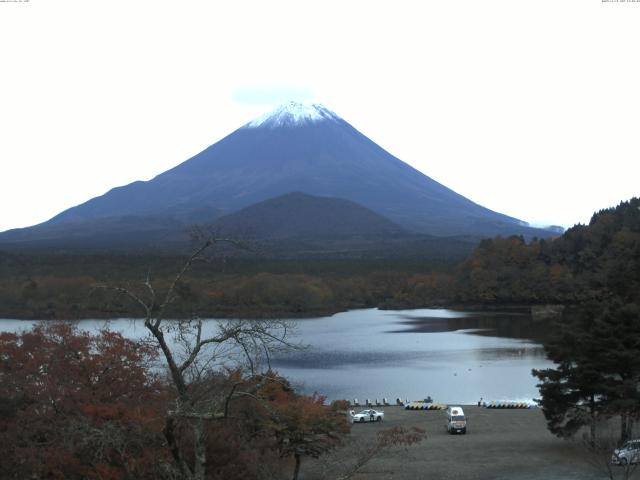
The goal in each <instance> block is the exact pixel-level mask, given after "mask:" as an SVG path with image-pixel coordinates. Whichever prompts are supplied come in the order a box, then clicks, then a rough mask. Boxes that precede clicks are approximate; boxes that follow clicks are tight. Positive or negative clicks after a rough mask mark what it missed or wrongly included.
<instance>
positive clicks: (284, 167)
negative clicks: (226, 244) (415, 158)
mask: <svg viewBox="0 0 640 480" xmlns="http://www.w3.org/2000/svg"><path fill="white" fill-rule="evenodd" d="M291 192H301V193H303V194H307V195H312V196H315V197H320V198H321V199H322V198H332V199H342V200H346V201H349V202H353V203H355V204H358V205H359V206H361V207H364V209H363V210H367V209H368V210H370V211H372V212H373V213H375V214H377V215H378V216H382V217H385V218H386V219H388V220H390V221H391V222H393V224H394V225H398V226H399V227H401V229H402V230H403V231H406V232H411V233H412V234H427V235H432V236H472V237H486V236H495V235H499V234H500V235H509V234H522V235H525V236H549V235H552V232H550V231H546V230H539V229H534V228H531V227H529V226H528V225H527V224H526V223H525V222H522V221H521V220H518V219H515V218H512V217H509V216H506V215H503V214H500V213H497V212H494V211H492V210H489V209H487V208H484V207H482V206H480V205H478V204H476V203H474V202H472V201H471V200H469V199H467V198H465V197H463V196H462V195H459V194H458V193H456V192H454V191H453V190H451V189H449V188H447V187H445V186H444V185H442V184H440V183H438V182H436V181H434V180H433V179H431V178H429V177H428V176H426V175H425V174H423V173H421V172H419V171H418V170H416V169H414V168H413V167H411V166H409V165H408V164H406V163H404V162H402V161H401V160H399V159H398V158H396V157H394V156H393V155H391V154H390V153H388V152H387V151H385V150H384V149H382V148H381V147H380V146H378V145H377V144H376V143H374V142H373V141H371V140H370V139H369V138H367V137H366V136H365V135H363V134H362V133H360V132H359V131H357V130H356V129H355V128H354V127H352V126H351V125H350V124H349V123H347V122H346V121H345V120H343V119H342V118H340V117H339V116H338V115H336V114H335V113H334V112H332V111H331V110H329V109H327V108H326V107H324V106H322V105H319V104H311V105H307V104H300V103H295V102H290V103H287V104H285V105H282V106H280V107H278V108H276V109H275V110H274V111H273V112H270V113H268V114H266V115H264V116H262V117H260V118H257V119H255V120H253V121H251V122H249V123H247V124H246V125H244V126H242V127H241V128H239V129H237V130H236V131H234V132H233V133H231V134H230V135H228V136H227V137H225V138H223V139H222V140H220V141H219V142H217V143H215V144H214V145H211V146H210V147H208V148H207V149H205V150H203V151H202V152H200V153H199V154H197V155H195V156H194V157H192V158H190V159H189V160H187V161H185V162H183V163H181V164H179V165H177V166H176V167H174V168H172V169H170V170H168V171H166V172H164V173H161V174H160V175H158V176H156V177H155V178H153V179H152V180H149V181H137V182H133V183H131V184H129V185H125V186H121V187H116V188H114V189H112V190H110V191H109V192H107V193H106V194H104V195H102V196H99V197H96V198H93V199H91V200H88V201H87V202H85V203H83V204H81V205H78V206H76V207H73V208H70V209H68V210H65V211H63V212H61V213H60V214H58V215H56V216H55V217H53V218H52V219H50V220H49V221H47V222H44V223H42V224H39V225H36V226H33V227H28V228H24V229H16V230H9V231H7V232H4V233H2V234H0V243H5V244H6V243H12V244H30V245H43V246H44V245H70V244H73V245H79V244H83V243H86V244H92V245H96V244H97V243H99V244H104V246H109V245H110V244H111V243H112V242H111V240H113V241H114V242H116V243H122V244H131V245H134V244H135V245H138V246H145V245H151V244H154V245H157V244H162V243H163V242H164V241H165V240H166V239H168V238H172V239H175V238H177V237H179V235H178V233H177V232H182V231H184V230H185V228H186V227H188V226H189V225H192V224H211V223H213V222H215V221H216V220H217V219H219V218H220V217H223V216H226V215H229V214H232V213H234V212H238V211H239V210H241V209H244V208H246V207H249V206H251V205H254V204H256V203H258V202H264V201H265V200H268V199H272V198H275V197H279V196H282V195H286V194H288V193H291ZM329 203H330V202H329ZM330 205H335V204H334V203H330ZM327 208H330V206H327ZM339 210H340V209H337V210H336V209H335V208H334V211H333V214H335V215H338V214H339ZM292 223H293V224H295V222H292ZM110 239H111V240H110Z"/></svg>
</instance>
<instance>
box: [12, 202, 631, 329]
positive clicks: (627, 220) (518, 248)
mask: <svg viewBox="0 0 640 480" xmlns="http://www.w3.org/2000/svg"><path fill="white" fill-rule="evenodd" d="M638 205H639V200H638V199H637V198H634V199H632V200H630V201H627V202H622V203H621V204H620V205H619V206H617V207H615V208H610V209H606V210H602V211H599V212H596V213H595V214H594V215H593V217H592V219H591V221H590V223H589V225H576V226H574V227H573V228H571V229H569V230H568V231H567V232H565V234H564V235H562V236H559V237H557V238H554V239H532V240H530V241H528V242H527V241H525V239H524V238H522V237H519V236H512V237H496V238H493V239H485V240H483V241H481V242H480V243H479V245H478V246H477V247H476V248H475V250H473V252H472V253H471V254H470V255H468V256H467V257H466V258H460V257H455V256H454V257H446V258H444V259H438V258H434V257H433V256H432V255H429V256H418V257H385V258H371V257H366V258H346V259H345V258H342V259H341V258H336V259H332V258H315V259H274V258H260V257H257V258H251V257H243V256H233V255H232V254H228V252H229V249H226V250H224V251H225V254H224V255H220V254H219V253H218V252H216V250H215V249H213V250H212V254H211V255H210V256H207V258H206V259H203V261H201V262H200V263H198V264H197V265H194V266H193V268H192V269H191V270H190V272H189V273H188V275H186V276H185V277H184V278H183V279H182V281H181V283H180V284H179V285H178V288H177V291H178V297H179V298H178V300H177V301H176V302H175V303H174V304H173V305H172V312H171V313H172V315H173V316H174V317H185V318H186V317H189V316H192V315H198V316H202V317H229V316H245V317H278V316H280V317H296V316H314V315H320V314H328V313H333V312H337V311H341V310H346V309H351V308H363V307H379V308H415V307H428V306H456V305H459V306H483V305H486V306H496V305H500V306H505V305H525V306H529V305H544V304H561V305H576V304H579V303H580V302H583V301H585V300H586V299H594V298H595V299H599V298H603V297H606V296H607V295H608V291H609V288H610V287H612V288H615V289H616V291H618V292H620V294H621V295H622V296H623V297H624V298H625V299H627V300H630V301H631V300H634V301H635V300H637V296H638V295H639V293H638V292H640V289H639V288H638V283H639V280H638V278H639V274H638V269H639V268H640V267H639V265H640V261H639V248H640V247H639V245H640V240H639V236H640V233H639V231H640V226H639V225H640V220H639V218H638V217H639V215H640V211H639V210H638ZM183 258H184V257H181V256H178V255H175V254H165V255H148V254H147V255H141V254H139V255H135V254H113V253H93V254H70V253H51V252H39V253H38V252H32V253H15V252H11V253H9V252H4V253H0V267H1V270H0V272H1V273H0V316H3V317H5V318H33V319H73V318H87V317H93V318H96V317H123V316H131V315H134V314H135V312H134V311H132V310H131V305H129V304H128V303H127V302H121V301H119V300H118V299H117V298H116V299H114V298H113V297H107V296H105V295H104V294H103V292H101V291H99V290H96V288H95V287H96V285H129V286H131V287H135V286H136V285H138V286H140V285H141V284H142V283H143V281H144V279H145V278H147V277H150V278H152V279H153V280H154V281H156V282H159V283H160V284H164V285H167V284H168V282H169V281H170V278H171V275H172V274H173V272H174V271H175V270H176V268H178V266H179V265H180V264H181V262H182V261H183Z"/></svg>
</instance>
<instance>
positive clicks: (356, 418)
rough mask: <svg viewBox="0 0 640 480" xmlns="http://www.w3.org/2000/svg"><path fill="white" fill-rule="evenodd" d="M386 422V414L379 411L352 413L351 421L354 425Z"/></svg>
mask: <svg viewBox="0 0 640 480" xmlns="http://www.w3.org/2000/svg"><path fill="white" fill-rule="evenodd" d="M382 420H384V412H379V411H378V410H362V411H361V412H360V413H354V412H351V421H352V422H353V423H356V422H358V423H363V422H381V421H382Z"/></svg>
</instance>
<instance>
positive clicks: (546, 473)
mask: <svg viewBox="0 0 640 480" xmlns="http://www.w3.org/2000/svg"><path fill="white" fill-rule="evenodd" d="M464 410H465V413H466V415H467V421H468V430H467V434H466V435H449V434H448V433H447V432H446V430H445V423H446V422H445V418H446V414H445V412H444V411H421V410H418V411H413V410H404V409H403V408H401V407H385V408H384V412H385V421H384V422H379V423H364V424H355V425H353V428H352V432H351V438H350V441H349V444H348V445H347V446H346V447H344V451H345V452H347V451H349V449H354V447H355V446H357V445H363V444H366V443H367V442H375V439H376V433H377V432H379V431H381V430H383V429H386V428H389V427H394V426H403V427H414V426H415V427H419V428H422V429H424V430H426V432H427V438H426V439H425V440H423V441H422V442H421V443H420V444H418V445H413V446H411V447H408V448H406V449H403V448H393V449H389V450H387V451H384V452H383V453H382V454H381V455H380V456H378V457H377V458H375V459H374V460H372V461H371V462H370V463H368V464H367V465H366V466H365V467H364V468H363V470H362V472H361V473H358V474H357V475H356V476H354V477H353V478H354V479H358V480H362V479H375V480H383V479H384V480H386V479H394V480H404V479H406V480H415V479H436V480H438V479H465V480H466V479H478V480H480V479H482V480H491V479H495V480H497V479H500V480H503V479H504V480H533V479H545V480H578V479H579V480H596V479H598V480H599V479H606V478H609V477H608V474H607V473H606V467H605V463H606V459H607V457H608V456H609V454H607V455H603V456H602V457H601V458H594V456H593V455H589V454H588V453H587V451H586V449H585V447H583V446H582V444H581V442H580V441H566V440H561V439H558V438H557V437H555V436H553V435H552V434H550V433H549V432H548V430H547V428H546V424H545V420H544V416H543V414H542V412H541V411H540V410H539V409H537V408H534V409H523V410H519V409H513V410H511V409H505V410H502V409H499V410H495V409H485V408H480V407H477V406H475V405H474V406H464ZM309 466H310V467H312V468H311V471H309V475H307V476H305V478H316V477H314V475H313V470H314V469H316V468H322V467H321V461H320V462H317V463H316V464H315V465H313V466H312V465H309ZM303 470H304V468H303ZM614 472H615V473H616V478H618V477H619V478H623V477H622V473H623V472H622V467H614ZM635 473H638V472H635ZM631 478H637V477H636V476H635V475H634V476H631Z"/></svg>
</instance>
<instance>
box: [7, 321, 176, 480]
mask: <svg viewBox="0 0 640 480" xmlns="http://www.w3.org/2000/svg"><path fill="white" fill-rule="evenodd" d="M155 356H156V354H155V351H154V350H153V349H151V348H149V347H146V346H144V345H140V344H137V343H135V342H133V341H131V340H128V339H125V338H123V337H122V336H121V335H120V334H119V333H115V332H109V331H102V332H100V333H99V334H98V335H95V336H91V335H89V334H88V333H86V332H79V331H78V330H77V329H76V328H75V327H73V326H72V325H70V324H61V323H56V324H50V325H40V326H37V327H35V328H34V329H33V330H31V331H25V332H23V333H19V334H14V333H2V334H0V379H1V383H0V409H1V415H0V448H1V450H2V455H0V471H2V476H3V478H19V479H22V478H59V479H64V478H88V479H94V478H95V479H102V480H105V479H121V478H158V473H159V472H158V471H157V469H158V468H161V467H162V463H163V462H166V453H165V452H164V451H163V449H162V448H161V444H162V442H161V438H160V437H161V430H162V421H161V416H160V415H159V412H160V411H161V410H162V408H163V406H164V403H165V397H166V395H165V393H164V389H163V387H162V385H161V384H160V382H159V381H158V380H157V379H156V378H155V376H154V375H153V374H152V373H151V370H150V369H149V368H148V366H149V362H150V361H151V360H153V359H154V358H155Z"/></svg>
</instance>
